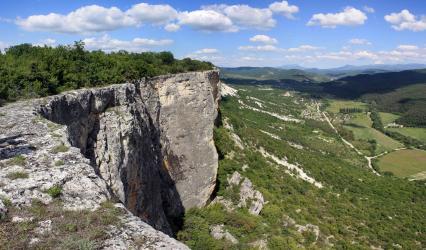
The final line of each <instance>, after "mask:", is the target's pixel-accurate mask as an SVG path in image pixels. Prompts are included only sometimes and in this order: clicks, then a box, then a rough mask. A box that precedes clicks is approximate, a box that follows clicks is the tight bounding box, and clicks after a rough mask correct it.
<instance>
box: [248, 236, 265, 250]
mask: <svg viewBox="0 0 426 250" xmlns="http://www.w3.org/2000/svg"><path fill="white" fill-rule="evenodd" d="M249 245H250V246H251V247H253V248H256V249H259V250H267V249H269V248H268V241H267V240H266V239H261V240H256V241H254V242H252V243H250V244H249Z"/></svg>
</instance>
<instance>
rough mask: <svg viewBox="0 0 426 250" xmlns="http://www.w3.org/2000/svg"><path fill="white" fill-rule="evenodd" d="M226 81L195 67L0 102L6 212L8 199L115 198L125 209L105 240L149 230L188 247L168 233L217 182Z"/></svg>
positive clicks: (117, 241)
mask: <svg viewBox="0 0 426 250" xmlns="http://www.w3.org/2000/svg"><path fill="white" fill-rule="evenodd" d="M219 89H220V83H219V76H218V72H217V71H207V72H190V73H183V74H177V75H167V76H159V77H155V78H151V79H145V80H142V81H140V82H138V83H135V84H130V83H127V84H120V85H111V86H107V87H102V88H93V89H83V90H76V91H70V92H66V93H64V94H61V95H57V96H52V97H47V98H43V99H36V100H28V101H23V102H16V103H11V104H8V105H6V106H4V107H0V197H1V198H2V199H0V216H2V214H5V213H6V212H7V209H6V206H5V205H4V204H3V201H5V200H7V201H10V203H11V204H12V205H13V206H15V207H18V208H19V207H22V206H30V205H31V203H32V201H33V200H39V201H41V202H42V203H44V204H49V203H51V202H52V201H53V200H55V199H59V200H60V201H61V202H62V204H63V206H64V208H65V209H69V210H83V209H88V210H92V211H94V210H96V209H97V208H99V207H100V204H101V203H103V202H105V201H107V200H110V199H118V200H119V201H120V202H121V203H122V204H124V206H125V207H126V209H125V210H123V211H127V212H126V213H125V214H123V216H122V219H123V223H122V227H114V228H111V231H110V234H109V235H110V238H109V239H107V240H105V244H104V247H105V248H107V249H108V248H109V249H128V248H132V247H134V246H136V245H135V244H134V241H135V239H136V238H138V239H139V238H140V237H142V238H143V241H142V242H146V245H144V247H145V248H152V249H187V247H186V246H185V245H183V244H181V243H180V242H177V241H176V240H174V239H173V238H170V237H169V236H167V234H169V235H171V234H172V232H173V230H174V229H175V228H174V226H175V225H174V224H173V223H174V220H175V219H176V218H178V217H180V216H182V214H183V212H184V209H188V208H191V207H197V206H198V207H201V206H204V205H205V203H206V202H207V200H208V199H209V197H210V195H211V193H212V192H213V189H214V186H215V182H216V173H217V164H218V163H217V153H216V149H215V147H214V142H213V127H214V122H215V119H216V116H217V112H218V101H219V98H220V93H219ZM55 189H59V190H60V193H59V194H58V195H59V197H54V194H53V192H54V191H55ZM135 215H136V216H135ZM157 230H160V231H162V232H160V231H157ZM144 244H145V243H144Z"/></svg>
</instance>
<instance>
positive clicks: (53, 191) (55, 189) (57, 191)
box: [45, 185, 62, 198]
mask: <svg viewBox="0 0 426 250" xmlns="http://www.w3.org/2000/svg"><path fill="white" fill-rule="evenodd" d="M45 192H46V193H47V194H49V195H50V196H51V197H52V198H57V197H59V196H61V194H62V188H61V187H60V186H59V185H54V186H52V187H50V188H49V189H47V190H45Z"/></svg>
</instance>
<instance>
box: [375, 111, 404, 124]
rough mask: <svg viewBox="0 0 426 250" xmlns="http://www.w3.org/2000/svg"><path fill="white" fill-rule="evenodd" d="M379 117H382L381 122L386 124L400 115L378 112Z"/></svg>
mask: <svg viewBox="0 0 426 250" xmlns="http://www.w3.org/2000/svg"><path fill="white" fill-rule="evenodd" d="M379 114H380V118H381V119H382V123H383V125H384V126H386V125H387V124H389V123H392V122H394V121H396V119H398V118H399V117H400V116H399V115H395V114H392V113H385V112H379Z"/></svg>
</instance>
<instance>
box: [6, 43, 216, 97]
mask: <svg viewBox="0 0 426 250" xmlns="http://www.w3.org/2000/svg"><path fill="white" fill-rule="evenodd" d="M212 68H213V65H212V64H211V63H209V62H201V61H197V60H192V59H190V58H185V59H182V60H177V59H175V58H174V56H173V54H172V53H171V52H157V53H156V52H143V53H129V52H126V51H119V52H113V53H105V52H102V51H87V50H85V48H84V43H83V42H75V43H74V44H73V45H68V46H58V47H55V48H53V47H47V46H45V47H40V46H33V45H31V44H21V45H16V46H12V47H10V48H8V49H6V50H5V51H4V53H0V102H5V101H15V100H18V99H24V98H34V97H42V96H47V95H53V94H57V93H60V92H62V91H65V90H71V89H78V88H82V87H94V86H103V85H109V84H117V83H124V82H131V81H135V80H139V79H141V78H143V77H151V76H156V75H162V74H168V73H180V72H187V71H201V70H209V69H212Z"/></svg>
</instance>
